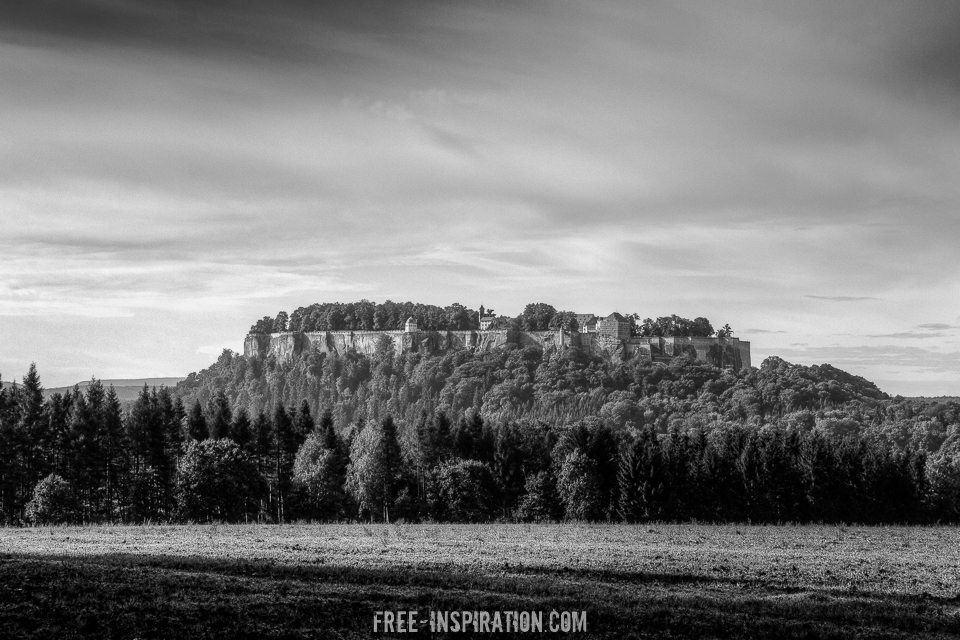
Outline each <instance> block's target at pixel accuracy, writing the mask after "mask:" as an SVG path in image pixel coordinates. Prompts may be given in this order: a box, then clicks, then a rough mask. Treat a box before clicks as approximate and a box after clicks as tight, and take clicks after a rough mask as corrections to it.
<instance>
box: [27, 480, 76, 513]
mask: <svg viewBox="0 0 960 640" xmlns="http://www.w3.org/2000/svg"><path fill="white" fill-rule="evenodd" d="M25 517H26V520H27V522H29V523H30V524H33V525H50V524H74V523H78V522H80V521H81V519H82V517H81V513H80V502H79V500H77V495H76V492H75V491H74V489H73V485H71V484H70V483H69V482H68V481H66V480H64V479H63V478H61V477H60V476H58V475H57V474H55V473H51V474H50V475H49V476H47V477H46V478H44V479H43V480H41V481H40V482H38V483H37V486H36V487H34V489H33V499H32V500H30V502H28V503H27V508H26V513H25Z"/></svg>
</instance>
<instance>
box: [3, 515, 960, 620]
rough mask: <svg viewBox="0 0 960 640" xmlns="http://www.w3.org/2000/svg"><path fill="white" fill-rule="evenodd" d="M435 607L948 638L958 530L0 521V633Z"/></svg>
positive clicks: (958, 577) (349, 616)
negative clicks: (45, 524) (43, 524)
mask: <svg viewBox="0 0 960 640" xmlns="http://www.w3.org/2000/svg"><path fill="white" fill-rule="evenodd" d="M430 609H432V610H435V611H449V610H468V611H472V610H488V611H544V612H549V611H551V610H556V611H564V610H571V611H586V612H587V631H586V633H582V632H581V633H576V634H571V635H572V636H575V637H580V638H587V637H598V638H600V637H603V638H660V637H671V638H768V637H778V638H947V637H957V636H960V529H957V528H953V527H835V526H789V525H788V526H746V525H717V526H713V525H696V524H679V525H675V524H652V525H651V524H648V525H636V526H629V525H588V524H556V525H523V524H491V525H408V524H400V525H284V526H275V525H185V526H143V527H135V526H90V527H52V528H6V529H0V637H3V638H18V637H28V638H52V637H56V638H80V637H104V638H167V637H174V636H176V637H180V638H193V637H211V638H281V637H283V638H327V637H331V638H361V637H370V636H373V635H374V634H373V618H374V616H373V614H374V612H375V611H378V610H418V611H421V612H426V611H427V610H430ZM378 635H379V636H380V637H387V636H389V635H390V634H378ZM404 635H409V634H404ZM418 635H428V636H429V635H430V634H429V633H428V632H426V630H425V629H421V632H420V633H419V634H418ZM434 635H435V636H438V637H439V634H434ZM451 635H455V636H463V635H470V634H451ZM491 635H496V634H491ZM501 635H502V634H501ZM547 635H562V634H549V633H548V634H547Z"/></svg>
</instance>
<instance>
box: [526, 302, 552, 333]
mask: <svg viewBox="0 0 960 640" xmlns="http://www.w3.org/2000/svg"><path fill="white" fill-rule="evenodd" d="M556 314H557V310H556V309H554V308H553V307H552V306H550V305H549V304H547V303H545V302H536V303H531V304H528V305H527V306H526V307H524V309H523V313H521V314H520V326H521V327H522V328H523V330H524V331H545V330H547V329H548V328H549V326H550V321H551V320H552V319H553V316H555V315H556Z"/></svg>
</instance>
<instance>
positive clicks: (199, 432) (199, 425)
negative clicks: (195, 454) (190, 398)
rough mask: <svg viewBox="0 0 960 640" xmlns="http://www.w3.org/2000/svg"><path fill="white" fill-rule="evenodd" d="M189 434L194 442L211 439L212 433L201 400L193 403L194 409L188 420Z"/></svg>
mask: <svg viewBox="0 0 960 640" xmlns="http://www.w3.org/2000/svg"><path fill="white" fill-rule="evenodd" d="M187 434H188V435H189V436H190V438H191V439H192V440H196V441H200V440H206V439H207V438H209V437H210V432H209V431H208V430H207V419H206V417H204V415H203V407H201V406H200V401H199V400H197V401H196V402H194V403H193V408H192V409H191V410H190V417H189V418H188V419H187Z"/></svg>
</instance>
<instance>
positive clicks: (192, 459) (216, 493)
mask: <svg viewBox="0 0 960 640" xmlns="http://www.w3.org/2000/svg"><path fill="white" fill-rule="evenodd" d="M265 489H266V483H265V481H264V479H263V476H261V475H260V474H259V473H258V472H257V468H256V465H255V464H254V463H253V461H251V460H250V459H249V458H248V457H247V455H246V454H245V453H243V451H241V449H240V447H239V446H237V444H236V443H235V442H233V441H231V440H204V441H202V442H190V443H189V444H188V445H187V450H186V451H185V452H184V455H183V457H182V458H181V460H180V463H179V464H178V465H177V507H178V511H179V514H180V516H181V517H182V518H187V519H191V520H198V521H203V522H213V521H223V522H236V521H240V520H249V518H250V516H251V515H252V514H253V513H254V512H255V507H254V505H255V504H256V503H257V501H258V500H259V499H260V497H261V496H262V495H263V493H264V491H265Z"/></svg>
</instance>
